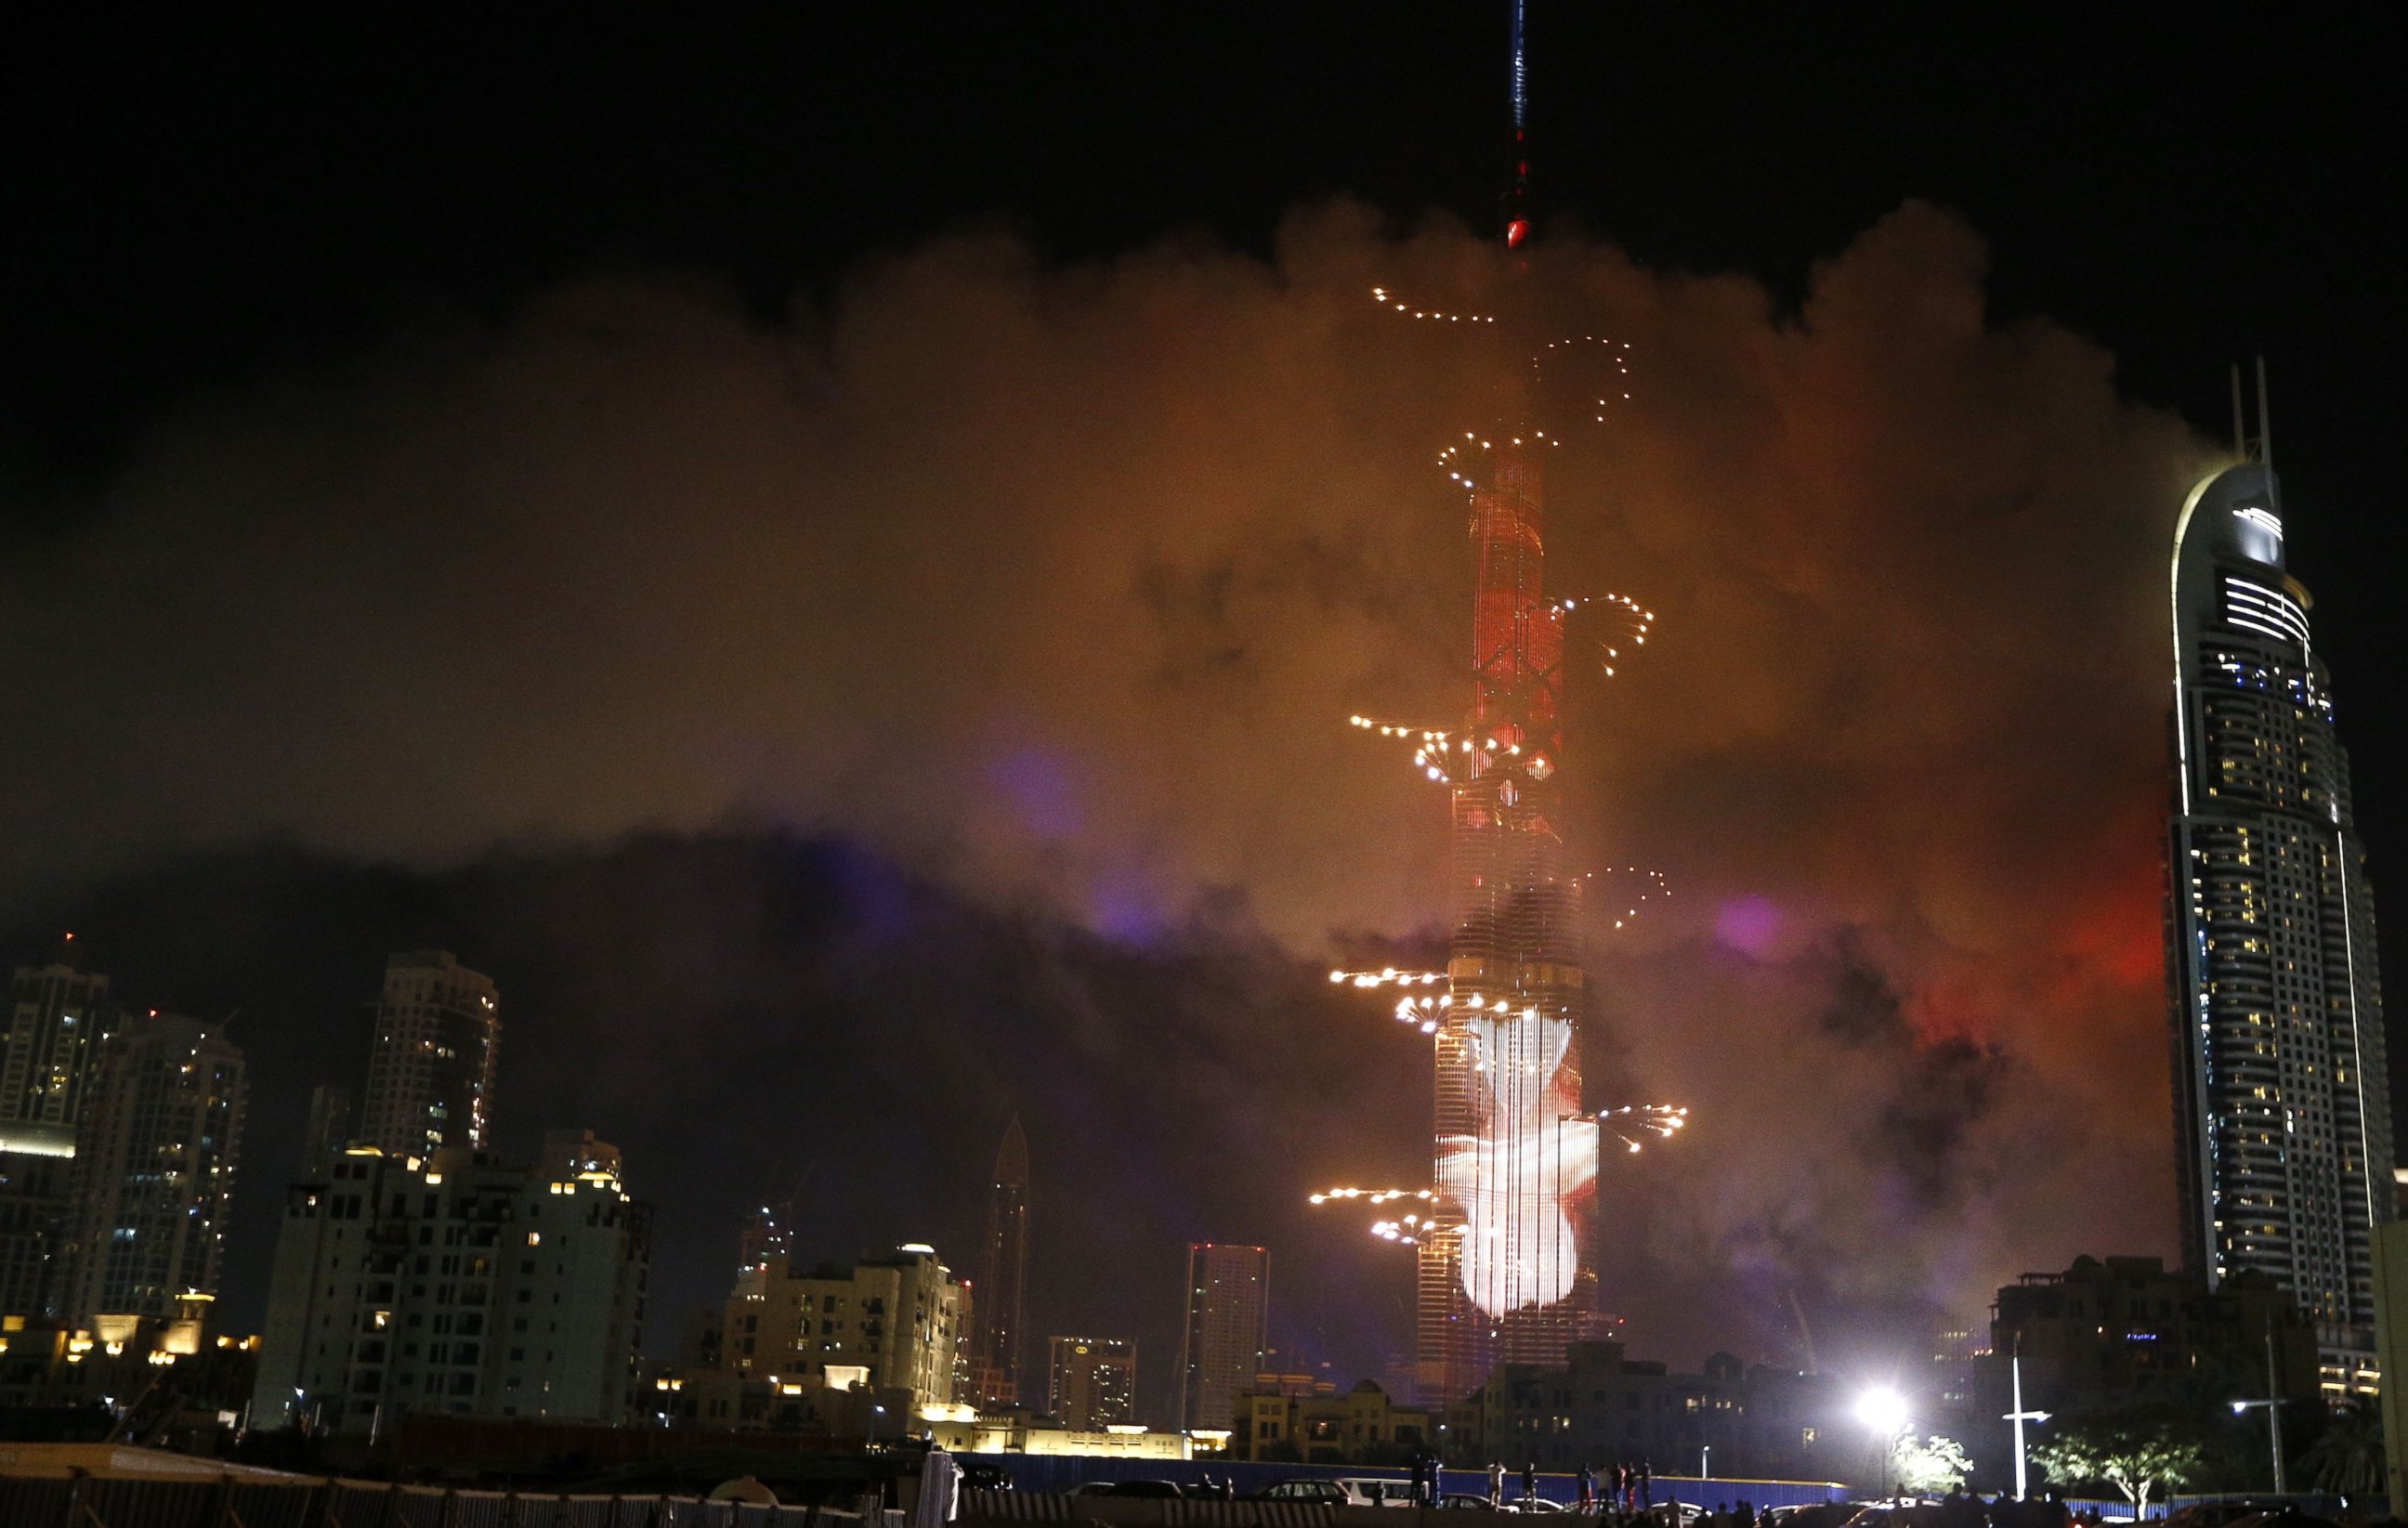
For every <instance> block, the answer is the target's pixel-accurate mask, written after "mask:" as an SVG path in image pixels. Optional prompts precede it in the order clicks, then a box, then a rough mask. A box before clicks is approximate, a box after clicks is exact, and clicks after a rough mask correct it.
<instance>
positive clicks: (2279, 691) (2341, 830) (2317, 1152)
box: [2166, 404, 2393, 1400]
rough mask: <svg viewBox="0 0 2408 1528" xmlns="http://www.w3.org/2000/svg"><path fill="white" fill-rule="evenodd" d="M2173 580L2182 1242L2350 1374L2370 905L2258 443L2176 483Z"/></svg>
mask: <svg viewBox="0 0 2408 1528" xmlns="http://www.w3.org/2000/svg"><path fill="white" fill-rule="evenodd" d="M2261 411H2262V404H2261ZM2172 594H2173V609H2172V616H2173V635H2174V670H2175V681H2174V687H2175V712H2174V724H2175V747H2176V771H2177V793H2178V794H2177V799H2176V802H2175V805H2174V812H2173V817H2172V822H2171V842H2170V845H2169V863H2170V865H2171V876H2170V878H2169V888H2168V890H2169V893H2170V895H2169V898H2168V906H2167V921H2166V935H2167V939H2166V943H2167V950H2166V964H2167V975H2168V985H2169V989H2170V992H2169V995H2170V998H2171V1028H2172V1040H2173V1080H2174V1092H2175V1100H2174V1120H2175V1136H2176V1148H2177V1168H2178V1171H2179V1175H2180V1184H2181V1191H2182V1221H2183V1240H2184V1249H2185V1252H2186V1257H2187V1259H2188V1261H2189V1263H2190V1265H2191V1266H2192V1268H2193V1269H2195V1270H2196V1271H2198V1272H2199V1273H2200V1274H2202V1275H2204V1276H2205V1277H2206V1278H2207V1280H2208V1283H2209V1285H2210V1286H2211V1287H2214V1285H2216V1284H2219V1283H2221V1282H2222V1281H2223V1280H2224V1279H2226V1278H2229V1277H2231V1276H2233V1275H2235V1274H2240V1273H2243V1272H2250V1271H2256V1272H2259V1273H2263V1274H2268V1275H2271V1276H2272V1278H2274V1279H2275V1280H2276V1281H2277V1282H2278V1283H2279V1284H2281V1285H2282V1286H2283V1287H2284V1288H2285V1289H2286V1290H2288V1291H2290V1292H2291V1293H2292V1295H2293V1296H2294V1297H2295V1298H2296V1299H2297V1300H2298V1301H2299V1302H2300V1306H2301V1307H2303V1309H2304V1310H2305V1311H2306V1313H2307V1315H2308V1317H2309V1319H2310V1320H2311V1321H2313V1322H2314V1323H2315V1329H2316V1341H2317V1349H2318V1353H2319V1363H2320V1365H2321V1367H2322V1370H2323V1384H2324V1388H2325V1391H2326V1392H2327V1394H2328V1395H2329V1396H2330V1395H2335V1394H2340V1393H2358V1392H2367V1391H2370V1390H2372V1388H2373V1385H2374V1383H2375V1380H2376V1378H2377V1376H2376V1373H2375V1361H2374V1325H2375V1316H2374V1312H2375V1303H2376V1302H2375V1290H2374V1269H2373V1251H2372V1243H2373V1237H2374V1228H2375V1227H2376V1226H2377V1225H2379V1224H2381V1223H2383V1222H2385V1221H2389V1220H2391V1219H2393V1202H2392V1184H2391V1163H2392V1158H2391V1109H2390V1102H2389V1095H2388V1092H2387V1087H2388V1073H2387V1071H2386V1065H2385V1060H2384V1030H2383V993H2382V988H2381V985H2380V982H2379V980H2378V978H2377V976H2376V970H2375V946H2374V909H2373V901H2372V892H2371V890H2370V888H2369V886H2368V883H2367V878H2366V854H2365V850H2364V849H2363V847H2362V846H2361V845H2360V844H2359V842H2358V829H2357V826H2356V822H2355V820H2354V818H2353V815H2352V812H2351V808H2350V785H2349V756H2348V754H2347V753H2346V752H2345V751H2344V750H2343V748H2342V746H2341V744H2340V742H2339V740H2338V739H2337V738H2336V736H2335V735H2334V731H2333V702H2332V694H2331V690H2330V687H2329V676H2328V675H2327V673H2326V670H2325V665H2324V664H2323V662H2322V661H2321V660H2320V659H2319V658H2318V657H2317V655H2316V652H2315V645H2314V642H2313V639H2312V636H2311V633H2310V630H2309V626H2308V609H2309V605H2310V601H2309V598H2308V592H2307V590H2306V589H2304V588H2302V587H2301V586H2300V582H2299V581H2298V580H2297V579H2296V578H2292V577H2291V576H2290V574H2289V573H2288V572H2287V571H2286V567H2285V564H2284V549H2283V519H2282V501H2281V497H2280V484H2279V483H2278V481H2277V480H2276V478H2275V477H2274V473H2273V470H2272V467H2271V466H2269V465H2267V464H2263V463H2262V462H2247V463H2243V464H2241V465H2239V466H2235V467H2231V468H2229V469H2228V470H2226V471H2223V472H2220V473H2217V474H2216V475H2214V477H2212V478H2208V479H2207V480H2206V481H2205V482H2202V483H2200V485H2199V487H2198V488H2196V489H2194V490H2193V491H2192V493H2191V495H2190V501H2189V503H2188V504H2187V505H2186V506H2185V507H2184V509H2183V513H2182V520H2181V523H2180V525H2179V527H2178V529H2177V530H2176V532H2175V550H2174V566H2173V590H2172ZM2292 1398H2293V1399H2295V1400H2296V1399H2301V1397H2292Z"/></svg>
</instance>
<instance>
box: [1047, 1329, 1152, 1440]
mask: <svg viewBox="0 0 2408 1528" xmlns="http://www.w3.org/2000/svg"><path fill="white" fill-rule="evenodd" d="M1045 1373H1046V1387H1045V1409H1046V1410H1047V1411H1049V1412H1051V1413H1052V1414H1053V1417H1054V1421H1058V1422H1060V1423H1061V1424H1062V1425H1063V1426H1065V1427H1067V1428H1068V1429H1069V1430H1070V1431H1071V1432H1074V1433H1098V1432H1101V1431H1103V1429H1105V1428H1107V1427H1112V1426H1127V1425H1129V1424H1130V1423H1133V1422H1135V1421H1137V1344H1136V1343H1134V1342H1125V1341H1123V1340H1122V1339H1121V1338H1119V1337H1049V1338H1047V1339H1046V1343H1045Z"/></svg>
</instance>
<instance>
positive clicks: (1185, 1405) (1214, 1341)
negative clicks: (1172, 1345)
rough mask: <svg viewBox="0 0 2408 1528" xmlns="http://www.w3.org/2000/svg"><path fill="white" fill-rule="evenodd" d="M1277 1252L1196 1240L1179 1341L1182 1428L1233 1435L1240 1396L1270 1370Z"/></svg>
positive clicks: (1191, 1251)
mask: <svg viewBox="0 0 2408 1528" xmlns="http://www.w3.org/2000/svg"><path fill="white" fill-rule="evenodd" d="M1270 1298H1271V1254H1270V1251H1269V1249H1267V1248H1262V1247H1238V1246H1231V1245H1229V1244H1227V1243H1223V1242H1209V1241H1199V1242H1191V1243H1189V1244H1188V1248H1187V1321H1186V1324H1185V1325H1184V1326H1183V1328H1182V1329H1181V1336H1180V1342H1179V1376H1180V1378H1179V1426H1180V1429H1181V1430H1182V1431H1183V1432H1194V1431H1197V1430H1199V1429H1201V1430H1208V1431H1210V1430H1219V1431H1227V1430H1229V1429H1230V1428H1231V1427H1232V1426H1233V1425H1234V1424H1235V1421H1236V1417H1237V1412H1238V1398H1239V1397H1240V1395H1243V1394H1245V1393H1246V1392H1247V1390H1248V1389H1249V1388H1251V1386H1252V1385H1253V1383H1254V1375H1255V1372H1256V1371H1257V1370H1258V1369H1259V1368H1260V1367H1261V1366H1262V1357H1263V1349H1264V1348H1265V1346H1266V1345H1267V1343H1266V1338H1267V1336H1268V1335H1269V1321H1270Z"/></svg>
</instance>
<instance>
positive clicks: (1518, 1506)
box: [1505, 1496, 1567, 1512]
mask: <svg viewBox="0 0 2408 1528" xmlns="http://www.w3.org/2000/svg"><path fill="white" fill-rule="evenodd" d="M1505 1510H1506V1511H1508V1512H1562V1511H1565V1510H1567V1508H1566V1507H1565V1506H1564V1504H1563V1503H1561V1502H1551V1501H1549V1500H1547V1499H1546V1498H1545V1497H1544V1496H1516V1497H1514V1498H1513V1499H1512V1500H1511V1501H1509V1502H1507V1503H1506V1504H1505Z"/></svg>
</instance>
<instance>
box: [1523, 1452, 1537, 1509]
mask: <svg viewBox="0 0 2408 1528" xmlns="http://www.w3.org/2000/svg"><path fill="white" fill-rule="evenodd" d="M1538 1495H1539V1462H1538V1461H1537V1460H1535V1459H1533V1460H1531V1461H1530V1462H1529V1463H1528V1464H1525V1465H1523V1466H1522V1499H1523V1500H1524V1501H1526V1502H1527V1501H1535V1500H1537V1499H1538Z"/></svg>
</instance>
